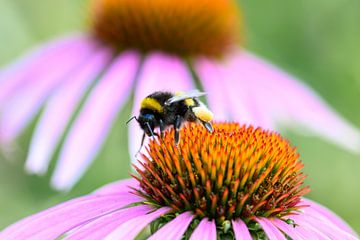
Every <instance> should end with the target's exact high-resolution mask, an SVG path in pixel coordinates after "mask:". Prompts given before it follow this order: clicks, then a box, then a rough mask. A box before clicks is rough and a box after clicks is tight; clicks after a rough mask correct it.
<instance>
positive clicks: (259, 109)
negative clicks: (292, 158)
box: [196, 51, 360, 152]
mask: <svg viewBox="0 0 360 240" xmlns="http://www.w3.org/2000/svg"><path fill="white" fill-rule="evenodd" d="M211 68H214V69H216V70H214V71H216V72H218V77H219V78H220V79H221V81H222V84H223V86H219V88H220V89H222V90H223V91H224V92H226V94H227V95H228V98H226V97H225V94H224V100H223V101H225V102H227V106H228V107H229V109H228V110H229V111H231V112H232V114H233V116H234V117H235V119H236V120H238V121H241V122H243V123H252V124H253V125H259V126H262V127H265V128H273V127H274V125H275V124H274V123H297V124H299V125H301V126H303V127H306V128H307V129H309V130H311V131H312V132H313V133H315V134H317V135H319V136H322V137H325V138H327V139H328V140H330V141H332V142H334V143H337V144H339V145H341V146H343V147H345V148H348V149H350V150H354V151H357V152H358V151H360V133H359V130H358V129H356V128H355V127H353V126H352V125H351V124H350V123H348V122H347V121H346V120H345V119H343V118H342V117H341V116H339V115H338V114H337V113H336V112H335V111H334V110H333V109H332V108H331V107H330V106H329V105H327V104H326V103H325V102H324V101H323V100H322V99H321V98H320V97H319V96H318V95H317V94H316V93H315V92H314V91H313V90H311V89H310V88H309V87H308V86H306V85H305V84H303V83H301V82H300V81H298V80H297V79H295V78H294V77H292V76H290V75H288V74H286V73H284V72H282V71H281V70H279V69H278V68H276V67H275V66H273V65H271V64H270V63H268V62H266V61H264V60H261V59H259V58H258V57H256V56H254V55H251V54H250V53H247V52H245V51H241V52H239V51H237V52H236V51H235V53H234V54H233V56H230V57H229V58H228V59H227V61H226V62H225V63H218V62H210V61H205V60H201V61H198V63H197V65H196V69H197V71H198V72H199V73H200V74H199V75H200V79H201V80H203V79H205V80H204V81H207V82H208V83H207V85H209V82H211V81H212V80H211V77H212V76H209V75H210V74H209V75H207V74H206V71H205V70H204V69H211ZM209 97H211V95H209ZM220 101H221V99H220V97H218V99H217V100H216V101H215V100H214V101H209V102H210V107H211V108H215V106H214V105H216V102H220ZM215 114H216V112H215Z"/></svg>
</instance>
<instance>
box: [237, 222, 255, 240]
mask: <svg viewBox="0 0 360 240" xmlns="http://www.w3.org/2000/svg"><path fill="white" fill-rule="evenodd" d="M232 226H233V230H234V233H235V239H237V240H252V237H251V235H250V232H249V229H248V228H247V226H246V224H245V222H244V221H242V220H241V219H237V220H235V221H234V220H233V221H232Z"/></svg>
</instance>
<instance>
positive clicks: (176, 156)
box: [135, 123, 308, 223]
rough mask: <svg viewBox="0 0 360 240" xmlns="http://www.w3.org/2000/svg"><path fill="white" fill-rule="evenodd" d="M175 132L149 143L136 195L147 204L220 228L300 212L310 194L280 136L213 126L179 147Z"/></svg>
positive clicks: (184, 133)
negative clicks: (229, 223) (232, 221)
mask: <svg viewBox="0 0 360 240" xmlns="http://www.w3.org/2000/svg"><path fill="white" fill-rule="evenodd" d="M172 131H173V130H170V131H168V132H166V133H165V136H164V137H163V138H162V139H155V140H152V141H151V142H150V144H149V147H148V153H149V156H148V157H147V156H145V155H143V159H144V161H143V163H142V166H143V169H139V168H136V170H137V172H138V174H139V176H135V178H137V179H138V181H139V182H140V186H141V190H138V191H137V194H139V195H141V196H143V197H145V198H146V199H147V200H148V201H149V202H151V203H153V204H156V205H161V206H170V207H171V208H172V209H173V210H174V212H178V213H181V212H184V211H188V210H191V211H192V212H193V213H194V214H195V215H197V216H198V217H200V218H202V217H207V218H209V219H215V220H216V221H217V222H218V223H219V222H220V223H221V222H223V221H225V220H230V219H236V218H242V219H243V220H246V221H249V220H252V219H253V218H254V217H255V216H261V217H274V216H276V217H278V218H282V217H284V216H286V215H289V214H291V213H293V212H294V211H297V210H298V208H299V206H298V203H299V201H300V197H301V196H303V195H304V194H305V193H306V192H307V191H308V188H307V187H302V184H303V180H304V178H305V176H304V175H303V173H302V172H301V169H302V167H303V164H302V163H301V161H300V160H299V155H298V154H297V153H296V149H295V148H293V147H291V146H290V145H289V143H288V141H286V140H285V139H284V138H282V137H281V136H280V135H279V134H277V133H274V132H270V131H265V130H262V129H261V128H257V129H255V128H253V127H251V126H250V127H248V126H240V125H239V124H236V123H215V124H214V132H213V133H209V132H208V131H207V130H206V129H205V128H203V127H202V126H201V125H198V124H189V125H187V126H185V127H183V128H182V130H181V142H180V144H179V145H178V146H176V145H175V144H174V139H173V135H174V134H173V133H172Z"/></svg>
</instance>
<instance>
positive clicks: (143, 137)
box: [135, 132, 146, 157]
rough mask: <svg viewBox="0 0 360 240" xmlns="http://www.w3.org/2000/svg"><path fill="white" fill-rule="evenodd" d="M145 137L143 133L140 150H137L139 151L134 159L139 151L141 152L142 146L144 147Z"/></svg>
mask: <svg viewBox="0 0 360 240" xmlns="http://www.w3.org/2000/svg"><path fill="white" fill-rule="evenodd" d="M145 135H146V134H145V132H144V134H143V135H142V138H141V145H140V148H139V150H138V151H137V153H136V154H135V157H137V155H138V154H139V153H140V150H141V148H142V146H143V145H144V140H145Z"/></svg>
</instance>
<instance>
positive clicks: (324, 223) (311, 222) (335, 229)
mask: <svg viewBox="0 0 360 240" xmlns="http://www.w3.org/2000/svg"><path fill="white" fill-rule="evenodd" d="M305 201H306V200H305ZM307 201H308V200H307ZM309 203H310V201H309ZM312 204H313V203H312ZM327 212H329V211H327ZM328 216H329V214H327V215H326V216H325V215H322V214H321V213H320V212H317V211H315V210H313V208H312V206H311V205H310V207H307V208H304V209H303V213H302V214H300V215H297V216H291V217H290V218H291V219H294V220H296V223H297V224H298V225H300V226H302V225H304V226H305V227H307V228H310V229H312V228H311V227H314V228H316V230H317V231H320V232H321V233H322V234H324V235H326V236H328V237H329V238H331V239H358V238H357V236H356V234H355V233H354V232H353V231H352V230H351V229H346V230H344V229H343V228H342V226H343V225H344V223H341V222H342V221H341V220H340V219H339V218H337V219H336V221H337V222H338V223H339V225H336V224H334V222H333V221H331V219H334V217H333V216H332V217H330V218H328ZM310 226H311V227H310ZM312 230H313V229H312Z"/></svg>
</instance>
